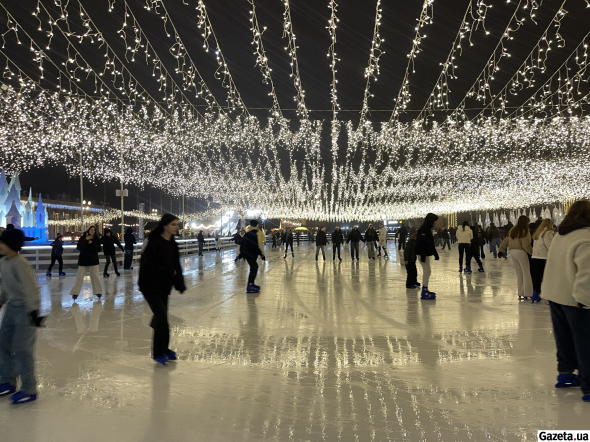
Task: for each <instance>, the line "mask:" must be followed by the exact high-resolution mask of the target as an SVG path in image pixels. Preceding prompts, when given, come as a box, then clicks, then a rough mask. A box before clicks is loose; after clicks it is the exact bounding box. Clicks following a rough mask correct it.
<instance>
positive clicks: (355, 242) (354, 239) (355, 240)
mask: <svg viewBox="0 0 590 442" xmlns="http://www.w3.org/2000/svg"><path fill="white" fill-rule="evenodd" d="M361 241H364V240H363V235H361V231H360V230H359V226H354V227H353V228H352V230H351V231H350V233H349V234H348V238H346V244H348V243H349V242H350V243H352V244H351V246H350V255H351V256H352V260H353V261H354V253H355V252H356V260H357V261H358V260H359V259H360V254H359V251H360V248H359V243H360V242H361Z"/></svg>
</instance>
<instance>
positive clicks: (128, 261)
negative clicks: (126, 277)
mask: <svg viewBox="0 0 590 442" xmlns="http://www.w3.org/2000/svg"><path fill="white" fill-rule="evenodd" d="M132 265H133V250H127V249H125V261H124V262H123V268H124V269H126V270H128V269H130V268H131V266H132Z"/></svg>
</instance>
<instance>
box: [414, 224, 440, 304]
mask: <svg viewBox="0 0 590 442" xmlns="http://www.w3.org/2000/svg"><path fill="white" fill-rule="evenodd" d="M437 220H438V216H437V215H435V214H434V213H429V214H428V215H426V217H425V218H424V223H422V226H420V228H419V229H418V231H417V232H416V235H417V236H416V255H417V256H420V265H421V266H422V293H421V295H420V299H427V300H428V299H431V300H433V299H436V293H434V292H431V291H430V290H428V283H429V281H430V275H431V273H432V270H431V266H430V264H431V261H430V258H431V257H432V256H434V260H435V261H438V260H439V259H440V258H439V257H438V253H437V251H436V246H435V245H434V236H433V234H432V228H433V227H434V223H435V222H436V221H437Z"/></svg>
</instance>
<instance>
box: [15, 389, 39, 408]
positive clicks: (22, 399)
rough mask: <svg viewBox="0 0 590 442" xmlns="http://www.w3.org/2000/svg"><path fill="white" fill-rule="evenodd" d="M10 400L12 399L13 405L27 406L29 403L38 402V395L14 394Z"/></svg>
mask: <svg viewBox="0 0 590 442" xmlns="http://www.w3.org/2000/svg"><path fill="white" fill-rule="evenodd" d="M10 399H12V405H18V404H26V403H27V402H33V401H36V400H37V395H36V394H27V393H25V392H23V391H19V392H18V393H15V394H13V395H12V396H11V397H10Z"/></svg>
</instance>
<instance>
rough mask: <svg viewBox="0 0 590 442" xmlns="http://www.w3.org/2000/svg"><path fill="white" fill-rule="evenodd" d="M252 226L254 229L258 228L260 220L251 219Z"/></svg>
mask: <svg viewBox="0 0 590 442" xmlns="http://www.w3.org/2000/svg"><path fill="white" fill-rule="evenodd" d="M250 225H251V226H252V227H257V226H258V220H255V219H251V220H250Z"/></svg>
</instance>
